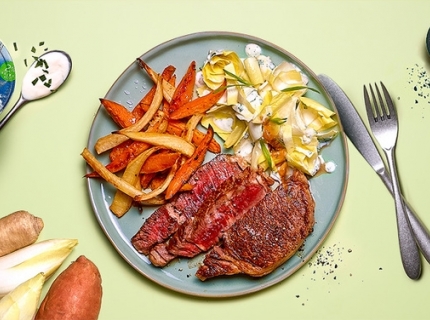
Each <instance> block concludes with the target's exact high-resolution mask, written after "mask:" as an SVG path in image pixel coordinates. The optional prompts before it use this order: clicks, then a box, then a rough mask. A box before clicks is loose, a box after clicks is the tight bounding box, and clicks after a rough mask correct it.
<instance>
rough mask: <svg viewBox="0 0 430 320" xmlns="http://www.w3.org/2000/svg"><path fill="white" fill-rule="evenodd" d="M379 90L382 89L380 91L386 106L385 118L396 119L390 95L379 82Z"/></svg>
mask: <svg viewBox="0 0 430 320" xmlns="http://www.w3.org/2000/svg"><path fill="white" fill-rule="evenodd" d="M381 88H382V91H383V92H384V96H385V101H386V106H387V109H388V115H387V117H388V118H393V119H397V114H396V109H395V108H394V103H393V100H392V99H391V97H390V94H389V93H388V90H387V88H386V87H385V85H384V84H383V83H382V81H381Z"/></svg>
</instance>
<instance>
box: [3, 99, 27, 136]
mask: <svg viewBox="0 0 430 320" xmlns="http://www.w3.org/2000/svg"><path fill="white" fill-rule="evenodd" d="M26 102H27V100H26V99H24V98H23V97H22V95H19V99H18V101H17V102H15V105H14V106H13V107H12V109H10V111H9V112H8V113H7V114H6V116H5V117H4V118H3V119H2V120H1V121H0V130H1V129H2V128H3V126H4V125H5V124H6V122H8V120H9V119H10V118H11V117H12V116H13V114H14V113H15V112H16V111H17V110H18V109H19V108H20V107H21V106H23V105H24V104H25V103H26Z"/></svg>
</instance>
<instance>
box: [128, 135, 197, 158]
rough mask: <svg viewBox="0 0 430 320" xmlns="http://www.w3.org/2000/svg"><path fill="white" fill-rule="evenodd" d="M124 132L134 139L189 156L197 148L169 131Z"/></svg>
mask: <svg viewBox="0 0 430 320" xmlns="http://www.w3.org/2000/svg"><path fill="white" fill-rule="evenodd" d="M123 134H124V135H126V136H127V137H128V138H130V139H132V140H135V141H141V142H146V143H149V144H152V145H154V146H160V147H165V148H168V149H171V150H175V151H178V152H180V153H182V154H184V155H186V156H188V157H190V156H191V155H192V154H193V153H194V150H195V147H194V145H193V144H191V143H189V142H188V141H186V140H185V139H183V138H181V137H178V136H175V135H171V134H167V133H156V132H127V131H125V132H123Z"/></svg>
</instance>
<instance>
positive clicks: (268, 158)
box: [260, 139, 273, 168]
mask: <svg viewBox="0 0 430 320" xmlns="http://www.w3.org/2000/svg"><path fill="white" fill-rule="evenodd" d="M260 147H261V151H262V152H263V156H264V159H266V161H267V164H268V165H269V168H273V162H272V157H271V155H270V151H269V149H267V145H266V144H265V143H264V141H263V140H262V139H260Z"/></svg>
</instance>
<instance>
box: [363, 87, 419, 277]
mask: <svg viewBox="0 0 430 320" xmlns="http://www.w3.org/2000/svg"><path fill="white" fill-rule="evenodd" d="M381 88H382V91H383V93H384V97H385V103H384V99H383V97H382V95H381V92H380V90H379V88H378V85H377V84H376V83H375V89H376V96H377V97H376V96H375V92H374V91H373V88H372V86H371V85H369V89H370V94H371V96H372V101H371V100H370V97H369V93H368V91H367V89H366V86H364V102H365V105H366V111H367V117H368V119H369V125H370V129H371V130H372V133H373V135H374V137H375V139H376V140H377V141H378V143H379V145H380V146H381V148H382V149H383V150H384V152H385V155H386V158H387V163H388V167H389V171H390V174H391V180H392V184H393V194H394V202H395V207H396V218H397V232H398V237H399V246H400V255H401V258H402V263H403V268H404V269H405V271H406V274H407V275H408V276H409V278H411V279H418V278H419V277H420V275H421V257H420V252H419V249H418V246H417V243H416V242H415V238H414V236H413V233H412V231H411V228H410V225H409V220H408V217H407V215H406V211H405V207H404V203H403V201H402V195H401V191H400V183H399V178H398V173H397V165H396V159H395V156H394V153H395V152H394V151H395V148H396V143H397V135H398V130H399V129H398V119H397V113H396V110H395V108H394V104H393V101H392V100H391V98H390V95H389V93H388V91H387V89H386V88H385V86H384V84H383V83H382V82H381Z"/></svg>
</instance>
